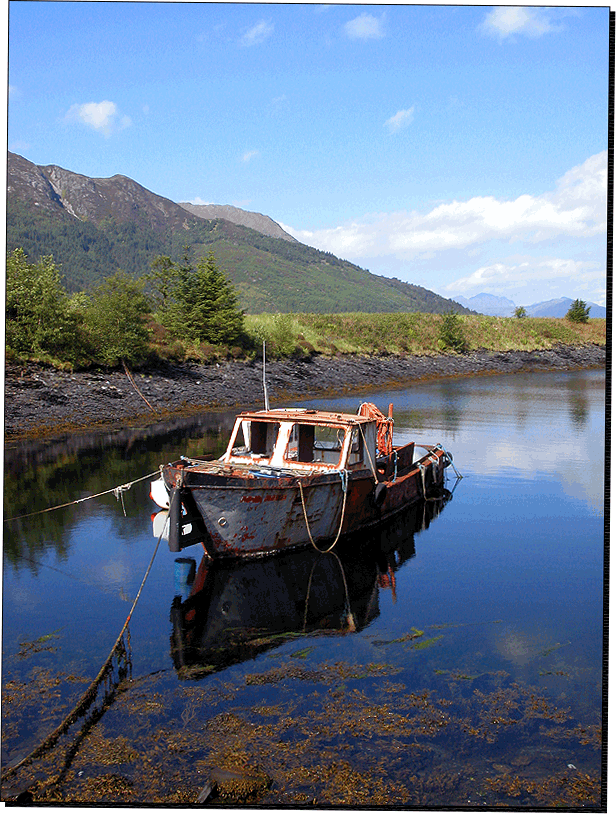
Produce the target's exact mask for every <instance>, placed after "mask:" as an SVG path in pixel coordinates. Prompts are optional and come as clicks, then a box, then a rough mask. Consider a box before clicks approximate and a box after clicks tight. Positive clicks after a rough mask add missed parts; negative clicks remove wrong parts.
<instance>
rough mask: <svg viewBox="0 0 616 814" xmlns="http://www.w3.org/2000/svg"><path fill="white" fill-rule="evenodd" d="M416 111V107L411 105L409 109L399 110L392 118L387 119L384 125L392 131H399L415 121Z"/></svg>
mask: <svg viewBox="0 0 616 814" xmlns="http://www.w3.org/2000/svg"><path fill="white" fill-rule="evenodd" d="M414 112H415V108H414V107H409V108H408V109H407V110H399V111H398V112H397V113H395V114H394V115H393V116H392V117H391V118H390V119H387V121H386V122H385V124H384V127H386V128H387V129H388V130H389V132H390V133H397V132H398V131H399V130H402V129H403V128H404V127H408V126H409V124H410V123H411V122H412V121H413V114H414Z"/></svg>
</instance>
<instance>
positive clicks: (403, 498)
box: [162, 444, 448, 558]
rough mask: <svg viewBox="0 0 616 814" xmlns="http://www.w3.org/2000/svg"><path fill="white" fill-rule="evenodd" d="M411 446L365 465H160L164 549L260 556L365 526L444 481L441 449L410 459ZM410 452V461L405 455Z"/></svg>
mask: <svg viewBox="0 0 616 814" xmlns="http://www.w3.org/2000/svg"><path fill="white" fill-rule="evenodd" d="M412 447H413V445H412V444H410V445H407V447H401V448H398V449H397V450H395V451H394V453H392V455H391V456H389V459H381V460H380V461H379V464H380V467H379V470H378V473H377V474H378V483H375V477H374V474H373V473H372V472H371V471H370V470H365V469H363V470H360V471H354V472H353V471H351V472H348V471H329V472H327V473H317V474H314V475H304V476H300V477H294V476H287V475H283V476H273V477H265V476H258V475H257V476H254V475H253V476H250V477H247V476H241V475H237V474H234V473H226V474H225V473H222V472H219V473H212V472H211V471H207V468H204V469H203V470H202V469H200V468H199V467H198V466H197V467H186V466H185V465H184V464H183V463H182V462H178V463H175V464H169V465H167V466H166V467H163V471H162V477H163V481H164V484H165V487H166V490H167V492H168V494H169V495H170V510H169V522H170V529H169V547H170V549H171V550H172V551H180V550H181V549H182V548H185V547H186V546H187V545H192V544H194V543H195V542H201V543H202V544H203V547H204V548H205V550H206V551H207V553H208V554H209V555H210V556H211V557H213V558H215V557H230V558H232V557H251V556H265V555H268V554H275V553H279V552H282V551H288V550H293V549H296V548H300V547H302V546H307V545H311V544H314V545H315V546H316V547H318V548H320V549H324V548H326V547H327V545H328V543H329V542H330V541H333V540H336V539H339V538H340V537H342V536H347V535H349V534H353V533H356V532H358V531H361V530H362V529H368V528H372V527H374V526H376V525H378V524H379V523H382V522H383V521H385V520H387V519H388V518H390V517H392V516H393V515H395V514H396V513H398V512H400V511H402V510H403V509H405V508H407V507H408V506H409V505H411V504H412V503H414V502H416V501H420V500H423V499H425V498H427V497H429V494H430V493H431V492H432V491H434V490H438V489H439V488H441V487H442V485H443V480H444V469H445V466H446V465H447V463H448V457H447V454H446V453H445V452H444V450H443V449H442V448H441V447H432V448H430V449H429V452H428V454H427V455H425V456H424V457H423V458H421V459H420V460H419V461H416V462H415V463H413V462H412V453H413V450H412ZM409 458H410V459H411V460H409Z"/></svg>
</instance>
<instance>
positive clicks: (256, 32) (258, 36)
mask: <svg viewBox="0 0 616 814" xmlns="http://www.w3.org/2000/svg"><path fill="white" fill-rule="evenodd" d="M273 31H274V24H273V23H270V22H268V21H267V20H261V22H259V23H256V25H253V26H252V28H249V29H248V31H246V32H245V33H244V35H243V36H242V38H241V40H240V43H241V45H246V46H250V45H259V43H261V42H264V41H265V40H266V39H267V38H268V37H269V36H270V35H271V34H272V32H273Z"/></svg>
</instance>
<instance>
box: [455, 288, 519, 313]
mask: <svg viewBox="0 0 616 814" xmlns="http://www.w3.org/2000/svg"><path fill="white" fill-rule="evenodd" d="M453 299H454V300H455V302H459V303H460V305H463V306H464V307H465V308H470V309H471V310H472V311H477V313H478V314H486V315H487V316H491V317H510V316H513V312H514V311H515V307H516V305H515V302H513V300H508V299H507V298H506V297H495V296H494V294H475V296H474V297H470V298H469V299H467V298H466V297H454V298H453Z"/></svg>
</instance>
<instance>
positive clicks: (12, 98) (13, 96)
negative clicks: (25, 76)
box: [9, 85, 21, 102]
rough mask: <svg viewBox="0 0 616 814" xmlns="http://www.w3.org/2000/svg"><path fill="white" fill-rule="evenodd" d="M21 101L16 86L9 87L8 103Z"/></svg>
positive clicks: (19, 92)
mask: <svg viewBox="0 0 616 814" xmlns="http://www.w3.org/2000/svg"><path fill="white" fill-rule="evenodd" d="M17 99H21V91H20V90H19V88H18V87H17V86H16V85H9V102H16V101H17Z"/></svg>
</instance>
